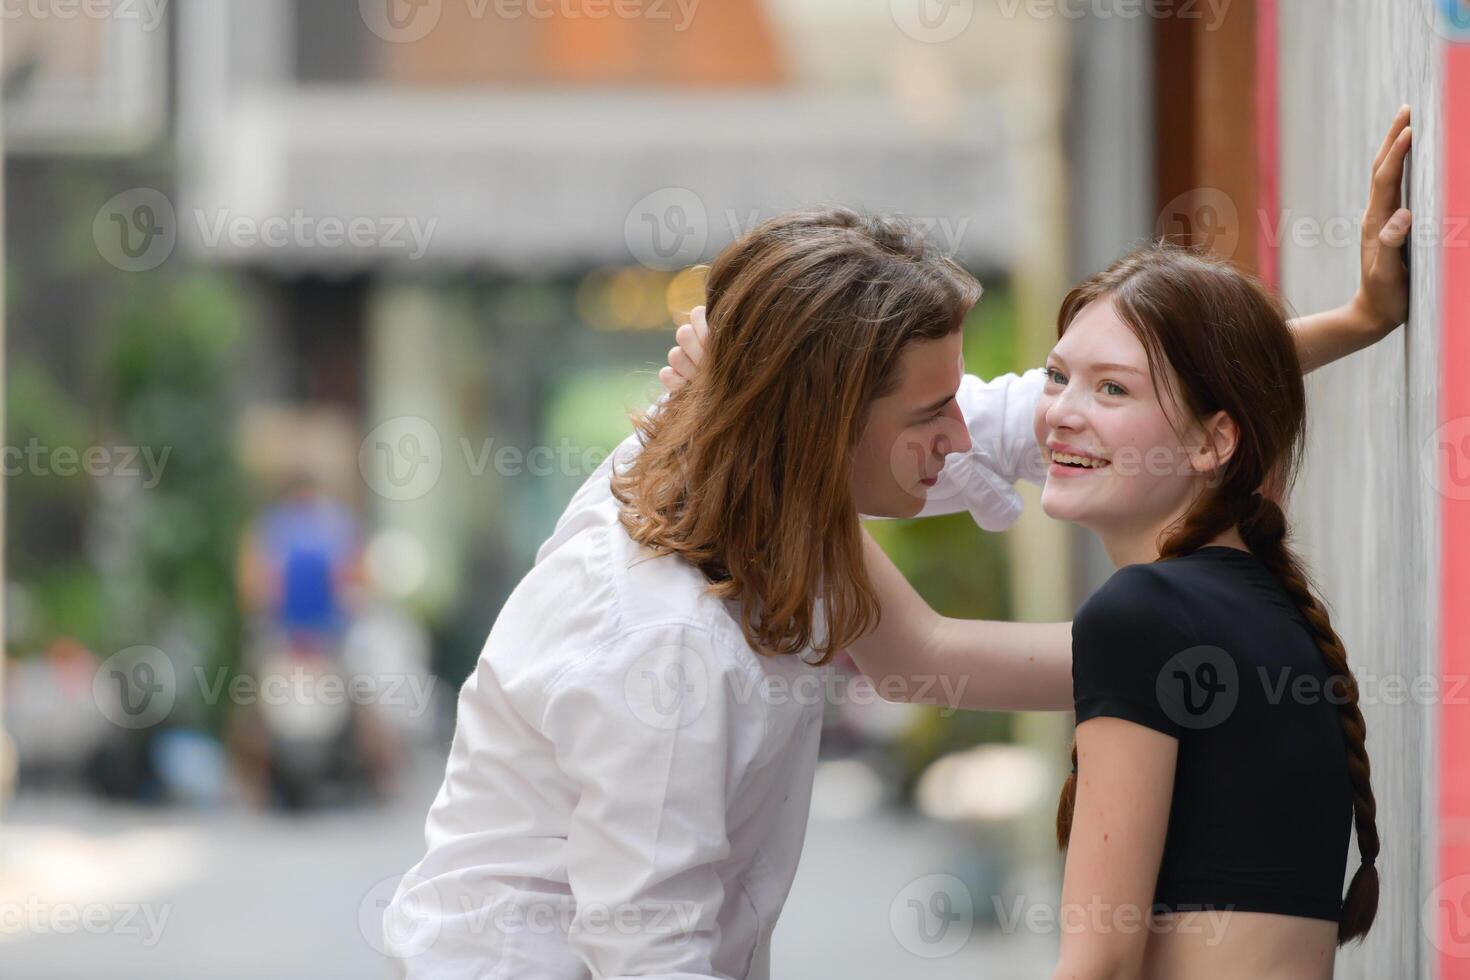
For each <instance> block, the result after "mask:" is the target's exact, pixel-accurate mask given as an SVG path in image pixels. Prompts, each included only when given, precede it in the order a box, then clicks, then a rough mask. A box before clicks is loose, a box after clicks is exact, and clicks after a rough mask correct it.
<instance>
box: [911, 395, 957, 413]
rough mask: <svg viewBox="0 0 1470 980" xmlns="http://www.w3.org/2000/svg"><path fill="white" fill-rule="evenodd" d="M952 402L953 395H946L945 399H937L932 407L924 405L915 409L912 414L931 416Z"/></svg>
mask: <svg viewBox="0 0 1470 980" xmlns="http://www.w3.org/2000/svg"><path fill="white" fill-rule="evenodd" d="M952 401H954V395H946V396H945V397H943V398H941V399H939V401H937V402H935V403H934V404H933V405H925V406H924V407H923V408H918V409H915V410H914V414H915V415H933V414H934V413H935V412H937V411H939V410H940V409H941V408H943V407H944V406H946V405H948V404H949V403H950V402H952Z"/></svg>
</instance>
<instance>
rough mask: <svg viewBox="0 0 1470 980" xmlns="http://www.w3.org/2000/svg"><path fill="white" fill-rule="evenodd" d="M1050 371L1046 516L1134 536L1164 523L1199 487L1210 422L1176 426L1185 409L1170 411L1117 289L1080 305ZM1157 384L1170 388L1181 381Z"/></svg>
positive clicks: (1039, 429) (1044, 420) (1041, 406)
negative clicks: (1119, 307)
mask: <svg viewBox="0 0 1470 980" xmlns="http://www.w3.org/2000/svg"><path fill="white" fill-rule="evenodd" d="M1162 369H1163V370H1168V367H1167V365H1163V366H1162ZM1046 372H1047V380H1046V386H1045V388H1044V389H1043V391H1042V394H1041V398H1040V399H1039V400H1038V402H1037V405H1036V419H1035V427H1036V439H1037V442H1039V443H1040V444H1041V447H1042V453H1043V455H1044V456H1045V458H1046V461H1047V463H1048V467H1047V478H1046V486H1045V487H1044V488H1043V490H1042V493H1041V507H1042V510H1044V511H1045V512H1046V513H1047V515H1049V516H1051V517H1054V518H1057V519H1058V520H1064V521H1072V522H1073V523H1076V524H1080V525H1082V526H1083V527H1086V528H1088V529H1090V530H1092V531H1094V532H1096V533H1098V534H1100V535H1103V536H1108V535H1113V534H1122V535H1136V534H1138V533H1141V532H1145V531H1157V530H1159V529H1162V528H1163V527H1165V526H1167V525H1168V524H1169V523H1170V522H1171V521H1172V520H1173V519H1174V518H1175V517H1176V516H1177V515H1178V514H1180V513H1181V512H1182V511H1183V510H1184V509H1185V508H1186V507H1188V505H1189V503H1190V501H1191V500H1192V499H1193V496H1194V494H1195V493H1196V492H1197V491H1198V489H1199V483H1198V481H1199V479H1200V477H1201V473H1200V472H1199V471H1198V470H1197V468H1196V467H1197V466H1199V465H1201V464H1202V463H1203V460H1202V459H1200V454H1199V451H1198V450H1199V446H1200V445H1201V442H1202V440H1203V431H1202V429H1201V428H1200V426H1199V425H1198V424H1197V423H1194V422H1193V420H1189V421H1188V422H1187V423H1186V425H1184V426H1182V427H1181V428H1183V429H1184V437H1183V438H1181V435H1180V433H1178V432H1176V431H1175V427H1174V426H1173V425H1171V423H1170V419H1171V418H1173V419H1180V418H1182V417H1187V415H1188V413H1187V412H1182V411H1180V410H1178V409H1177V408H1175V407H1174V406H1173V405H1172V404H1171V406H1170V409H1169V412H1168V413H1166V412H1165V409H1164V406H1163V405H1162V404H1160V400H1159V399H1160V394H1158V393H1156V392H1155V385H1154V378H1153V376H1152V374H1151V373H1150V371H1149V365H1148V356H1147V353H1146V352H1145V351H1144V348H1143V344H1142V342H1141V341H1140V340H1139V339H1138V337H1137V335H1135V334H1134V332H1133V331H1132V330H1131V329H1130V328H1129V327H1128V325H1127V324H1126V323H1124V322H1123V321H1122V320H1121V319H1120V318H1119V317H1118V314H1117V313H1116V312H1115V310H1114V309H1113V304H1112V299H1111V297H1103V298H1102V299H1099V300H1096V301H1094V302H1093V303H1091V304H1089V305H1088V306H1086V307H1085V308H1083V310H1082V312H1080V313H1079V314H1078V315H1077V317H1076V318H1075V319H1074V320H1073V321H1072V323H1071V324H1070V325H1069V326H1068V327H1067V329H1066V332H1065V333H1063V334H1062V337H1061V339H1060V340H1058V341H1057V344H1056V346H1055V347H1054V348H1052V352H1051V354H1050V355H1049V356H1048V357H1047V360H1046ZM1170 380H1172V377H1171V379H1170ZM1158 389H1159V392H1161V393H1165V394H1164V397H1168V396H1167V392H1168V391H1170V390H1177V385H1173V386H1171V385H1167V384H1160V385H1159V386H1158ZM1190 445H1192V446H1193V447H1194V448H1193V451H1191V449H1190V448H1189V447H1190ZM1079 457H1080V458H1079ZM1077 464H1082V465H1077Z"/></svg>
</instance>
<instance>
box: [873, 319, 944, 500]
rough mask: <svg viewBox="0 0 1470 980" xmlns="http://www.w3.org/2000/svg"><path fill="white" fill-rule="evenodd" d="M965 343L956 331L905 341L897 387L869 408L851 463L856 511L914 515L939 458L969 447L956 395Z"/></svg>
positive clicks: (935, 473) (936, 471)
mask: <svg viewBox="0 0 1470 980" xmlns="http://www.w3.org/2000/svg"><path fill="white" fill-rule="evenodd" d="M963 340H964V338H963V335H962V334H961V333H960V331H958V330H956V331H955V332H954V333H952V334H950V335H949V336H947V337H943V338H941V339H939V340H920V341H916V342H915V343H912V344H910V345H909V346H908V348H907V349H906V350H905V351H904V352H903V354H902V355H901V356H900V358H899V364H898V386H897V387H896V388H895V389H894V390H893V391H891V392H889V393H888V394H887V395H884V396H883V397H882V398H877V399H874V400H873V402H872V404H871V405H869V407H868V418H867V424H866V426H865V427H864V429H863V434H862V438H861V439H859V440H858V446H857V458H856V459H855V460H854V461H853V474H852V492H853V499H854V501H855V502H856V504H857V509H858V512H859V513H862V514H870V515H872V516H874V517H912V516H914V515H915V514H917V513H918V512H919V510H920V509H921V508H923V506H924V499H925V495H926V494H927V493H928V491H929V488H930V487H932V486H933V485H934V483H935V482H936V481H937V480H938V479H939V471H940V470H942V469H943V468H944V457H945V456H947V455H948V454H950V453H963V452H968V451H969V449H970V433H969V430H968V429H967V428H966V427H965V420H964V416H963V415H961V414H960V409H959V406H958V405H957V404H956V403H955V397H954V396H955V392H956V391H958V390H959V387H960V379H961V378H962V377H964V373H965V364H964V355H963V353H962V348H961V345H962V343H963Z"/></svg>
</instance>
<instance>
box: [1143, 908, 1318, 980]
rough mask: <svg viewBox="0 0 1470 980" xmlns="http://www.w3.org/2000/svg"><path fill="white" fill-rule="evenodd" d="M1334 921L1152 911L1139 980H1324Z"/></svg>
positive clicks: (1255, 914) (1258, 913) (1243, 913)
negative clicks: (1203, 978) (1150, 927)
mask: <svg viewBox="0 0 1470 980" xmlns="http://www.w3.org/2000/svg"><path fill="white" fill-rule="evenodd" d="M1336 950H1337V923H1336V922H1329V921H1327V920H1326V919H1308V918H1304V917H1302V916H1296V915H1273V914H1269V913H1265V912H1181V913H1176V914H1173V915H1163V916H1156V917H1155V919H1154V925H1153V932H1152V934H1151V935H1150V936H1149V938H1148V947H1147V949H1146V951H1145V953H1144V964H1143V976H1144V978H1145V980H1196V978H1199V977H1208V978H1209V980H1330V978H1331V976H1332V963H1333V956H1334V954H1335V952H1336Z"/></svg>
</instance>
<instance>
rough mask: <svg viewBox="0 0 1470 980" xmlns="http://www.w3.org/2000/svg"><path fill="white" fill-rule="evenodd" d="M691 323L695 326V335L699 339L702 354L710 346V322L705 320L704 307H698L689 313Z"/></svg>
mask: <svg viewBox="0 0 1470 980" xmlns="http://www.w3.org/2000/svg"><path fill="white" fill-rule="evenodd" d="M689 322H690V323H692V324H694V335H695V337H697V338H699V344H700V352H701V353H703V352H704V348H705V347H708V346H709V321H708V320H706V319H705V316H704V307H702V306H696V307H695V308H694V309H692V310H690V311H689Z"/></svg>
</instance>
